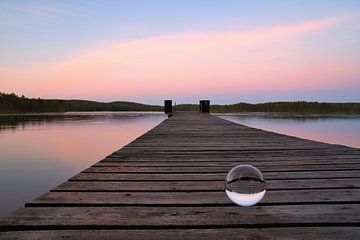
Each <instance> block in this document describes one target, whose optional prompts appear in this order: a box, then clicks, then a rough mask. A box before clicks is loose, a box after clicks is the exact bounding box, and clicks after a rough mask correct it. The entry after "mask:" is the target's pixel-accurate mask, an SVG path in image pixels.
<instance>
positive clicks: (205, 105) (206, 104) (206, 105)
mask: <svg viewBox="0 0 360 240" xmlns="http://www.w3.org/2000/svg"><path fill="white" fill-rule="evenodd" d="M199 107H200V112H203V113H209V112H210V100H200V102H199Z"/></svg>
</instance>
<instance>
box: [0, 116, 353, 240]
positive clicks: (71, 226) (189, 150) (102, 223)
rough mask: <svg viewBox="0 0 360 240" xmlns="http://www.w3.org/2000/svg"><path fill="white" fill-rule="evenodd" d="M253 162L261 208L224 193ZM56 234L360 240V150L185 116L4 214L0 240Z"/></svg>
mask: <svg viewBox="0 0 360 240" xmlns="http://www.w3.org/2000/svg"><path fill="white" fill-rule="evenodd" d="M119 134H121V133H119ZM245 163H246V164H252V165H254V166H256V167H257V168H259V169H260V170H261V171H262V172H263V174H264V177H265V179H266V183H267V188H268V191H267V193H266V195H265V197H264V199H263V200H262V201H261V202H260V203H259V204H258V205H256V206H253V207H239V206H236V205H234V204H232V203H231V202H230V200H229V199H228V198H227V197H226V194H225V192H224V185H225V184H224V179H225V176H226V174H227V172H228V171H229V170H230V169H231V168H232V167H234V166H236V165H238V164H245ZM49 238H51V239H86V240H89V239H131V240H134V239H360V149H355V148H349V147H344V146H339V145H331V144H326V143H320V142H315V141H310V140H304V139H299V138H295V137H291V136H286V135H280V134H277V133H272V132H267V131H263V130H259V129H254V128H249V127H246V126H243V125H239V124H235V123H231V122H229V121H226V120H223V119H220V118H217V117H214V116H212V115H210V114H206V113H180V112H179V113H175V114H174V115H173V116H172V117H171V118H169V119H166V120H165V121H164V122H162V123H161V124H159V125H158V126H157V127H155V128H153V129H152V130H150V131H148V132H147V133H145V134H144V135H142V136H141V137H139V138H137V139H135V140H134V141H133V142H132V143H130V144H129V145H127V146H125V147H124V148H122V149H121V150H119V151H117V152H114V153H113V154H111V155H110V156H108V157H106V158H105V159H103V160H101V161H100V162H98V163H96V164H94V165H93V166H91V167H90V168H88V169H86V170H84V171H83V172H81V173H79V174H78V175H76V176H74V177H72V178H71V179H69V180H68V181H67V182H65V183H63V184H61V185H59V186H58V187H56V188H55V189H53V190H51V191H50V192H49V193H46V194H44V195H43V196H40V197H39V198H37V199H35V200H33V201H31V202H28V203H27V204H26V205H25V207H24V208H22V209H20V210H18V211H16V212H14V213H13V214H10V215H9V216H8V217H7V218H4V219H2V220H0V239H49Z"/></svg>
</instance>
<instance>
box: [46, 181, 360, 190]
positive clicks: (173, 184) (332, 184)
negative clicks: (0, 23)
mask: <svg viewBox="0 0 360 240" xmlns="http://www.w3.org/2000/svg"><path fill="white" fill-rule="evenodd" d="M224 187H225V182H224V180H223V181H197V182H196V181H195V182H191V184H189V182H188V181H164V182H159V181H157V182H151V181H146V182H130V181H127V182H102V181H85V182H83V181H79V182H77V181H70V182H65V183H63V184H61V185H59V186H57V187H56V188H54V189H53V191H209V190H212V191H223V190H224ZM266 187H267V189H269V190H284V189H314V188H316V189H332V188H335V189H337V188H346V189H347V188H360V179H357V178H345V179H304V180H268V181H266Z"/></svg>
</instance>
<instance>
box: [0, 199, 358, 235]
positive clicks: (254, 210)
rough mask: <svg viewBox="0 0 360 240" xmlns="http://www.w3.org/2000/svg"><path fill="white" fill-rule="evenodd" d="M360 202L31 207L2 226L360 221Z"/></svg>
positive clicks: (340, 223) (343, 223)
mask: <svg viewBox="0 0 360 240" xmlns="http://www.w3.org/2000/svg"><path fill="white" fill-rule="evenodd" d="M359 222H360V205H359V204H325V205H322V206H321V207H320V206H319V205H279V206H256V207H248V208H246V207H243V208H241V207H237V206H224V207H223V206H220V207H185V206H182V207H176V206H175V207H146V206H142V207H124V206H123V207H28V208H23V209H20V210H18V211H16V212H15V213H13V214H10V215H9V216H8V217H7V218H5V219H2V220H0V230H1V231H4V230H11V229H18V228H21V229H23V230H27V229H34V230H36V229H47V228H49V229H69V228H70V229H71V228H73V227H76V228H78V229H79V228H87V229H97V228H105V227H113V228H115V227H116V228H144V227H152V228H161V227H162V228H165V229H166V228H169V227H190V228H194V227H195V226H202V227H208V228H211V227H213V226H217V227H221V226H228V227H249V226H251V227H256V226H272V227H276V226H284V227H286V226H294V225H295V226H299V225H303V226H304V225H308V226H314V227H316V226H320V225H321V226H326V225H328V226H336V225H338V226H359V225H360V224H359Z"/></svg>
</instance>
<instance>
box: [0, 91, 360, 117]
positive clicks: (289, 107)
mask: <svg viewBox="0 0 360 240" xmlns="http://www.w3.org/2000/svg"><path fill="white" fill-rule="evenodd" d="M173 109H174V110H175V111H198V110H199V105H198V104H180V105H176V106H173ZM77 111H163V106H158V105H147V104H141V103H134V102H125V101H115V102H109V103H103V102H96V101H87V100H61V99H40V98H27V97H25V96H21V97H20V96H17V95H16V94H14V93H10V94H7V93H1V92H0V113H28V112H34V113H37V112H77ZM210 111H211V112H214V113H237V112H297V113H301V112H303V113H346V114H360V103H327V102H306V101H295V102H267V103H257V104H251V103H243V102H242V103H236V104H227V105H218V104H214V105H210Z"/></svg>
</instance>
